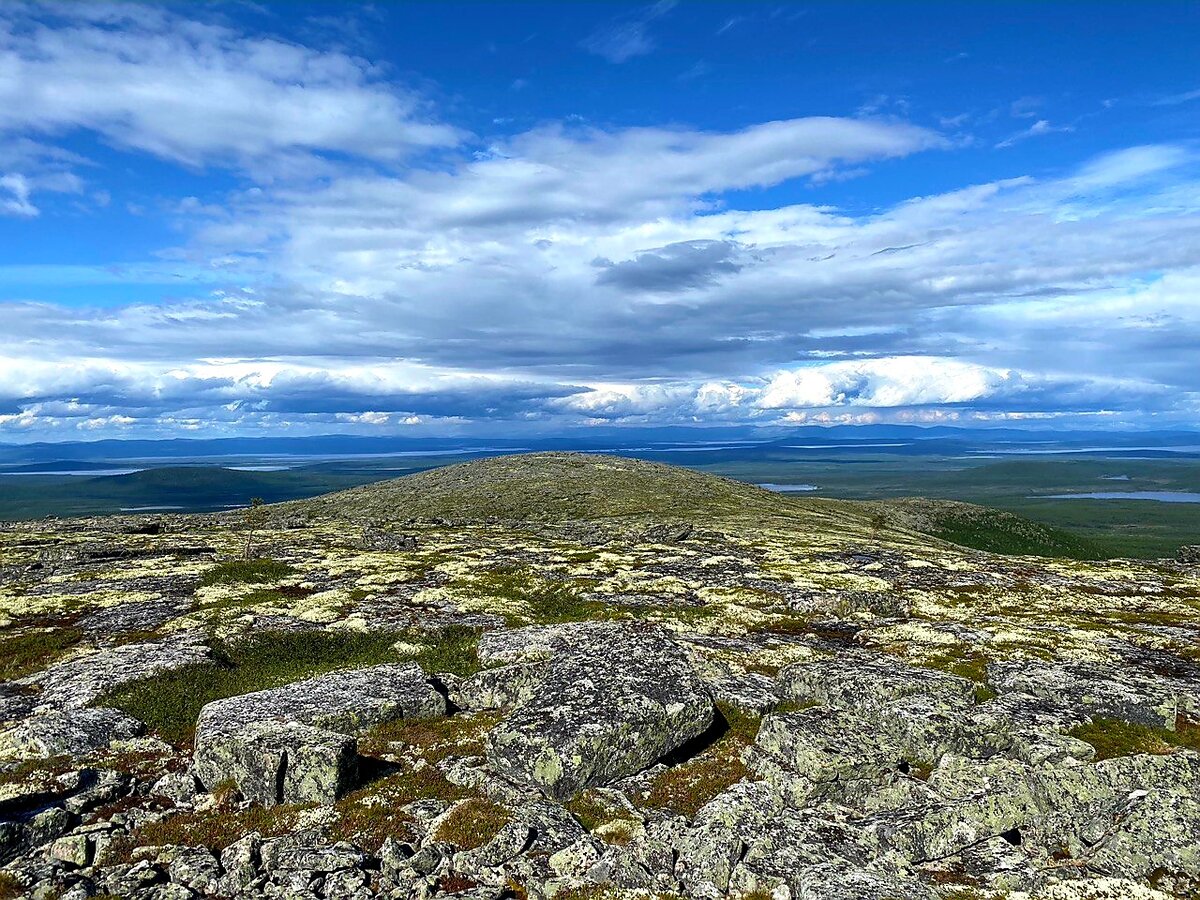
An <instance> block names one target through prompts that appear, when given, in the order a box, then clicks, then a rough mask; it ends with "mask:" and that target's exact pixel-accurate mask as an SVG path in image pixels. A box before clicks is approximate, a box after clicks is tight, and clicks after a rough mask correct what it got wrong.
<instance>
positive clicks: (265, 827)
mask: <svg viewBox="0 0 1200 900" xmlns="http://www.w3.org/2000/svg"><path fill="white" fill-rule="evenodd" d="M310 808H311V806H309V805H294V804H287V805H283V806H273V807H271V808H269V809H264V808H263V807H261V806H252V807H250V808H248V809H230V808H228V807H224V808H222V807H215V808H213V809H210V810H205V811H204V812H195V811H191V810H189V811H186V812H181V813H178V814H176V815H172V816H169V817H168V818H165V819H162V820H160V821H158V822H150V823H147V824H145V825H143V826H141V827H140V828H137V829H135V830H134V831H133V832H132V833H131V834H129V835H127V836H124V837H121V838H118V839H117V840H114V841H113V843H112V844H110V845H109V846H108V847H107V848H106V849H105V852H104V857H103V862H104V864H106V865H113V864H115V863H119V862H123V861H127V860H129V858H130V856H131V854H132V852H133V851H134V850H135V849H137V848H138V847H162V846H166V845H169V844H183V845H186V846H192V847H197V846H202V847H207V848H208V849H209V850H212V851H213V852H214V853H220V852H221V850H222V849H224V848H225V847H227V846H229V845H230V844H231V843H233V842H234V841H235V840H237V839H238V838H239V837H241V836H242V835H244V834H249V833H250V832H251V831H257V832H258V833H259V834H260V835H262V836H263V837H280V836H282V835H285V834H290V833H291V832H292V831H293V830H294V829H295V828H296V826H297V824H298V820H299V816H300V813H301V812H303V811H304V810H306V809H310Z"/></svg>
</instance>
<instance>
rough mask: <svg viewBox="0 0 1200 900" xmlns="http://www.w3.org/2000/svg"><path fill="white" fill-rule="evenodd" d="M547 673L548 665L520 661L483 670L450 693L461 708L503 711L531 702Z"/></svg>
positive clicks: (542, 662) (540, 662)
mask: <svg viewBox="0 0 1200 900" xmlns="http://www.w3.org/2000/svg"><path fill="white" fill-rule="evenodd" d="M549 671H550V666H549V663H547V662H544V661H539V662H523V663H513V664H511V665H507V666H500V667H498V668H495V669H484V670H483V671H481V672H476V673H475V674H474V675H471V676H469V677H467V678H464V679H463V680H462V681H461V682H460V683H459V684H458V686H457V687H455V688H454V689H452V690H451V691H450V699H451V700H452V701H454V703H455V705H457V706H458V707H459V708H461V709H466V710H481V709H502V708H504V707H510V706H517V705H519V704H521V703H524V702H526V701H528V700H531V699H532V698H533V697H534V696H535V695H536V694H537V691H538V688H540V687H541V684H542V682H543V681H544V680H545V678H546V676H547V674H548V673H549Z"/></svg>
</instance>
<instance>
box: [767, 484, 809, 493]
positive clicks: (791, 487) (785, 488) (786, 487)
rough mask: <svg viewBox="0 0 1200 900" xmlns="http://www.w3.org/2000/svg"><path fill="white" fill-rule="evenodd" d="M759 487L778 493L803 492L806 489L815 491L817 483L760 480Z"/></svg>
mask: <svg viewBox="0 0 1200 900" xmlns="http://www.w3.org/2000/svg"><path fill="white" fill-rule="evenodd" d="M758 487H760V488H766V489H767V490H768V491H775V492H776V493H777V494H802V493H804V492H806V491H815V490H817V486H816V485H815V484H771V483H770V482H760V483H759V485H758Z"/></svg>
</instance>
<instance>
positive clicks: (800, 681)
mask: <svg viewBox="0 0 1200 900" xmlns="http://www.w3.org/2000/svg"><path fill="white" fill-rule="evenodd" d="M778 684H779V691H780V693H781V694H782V695H783V697H784V698H785V699H788V700H796V701H808V702H817V703H822V704H826V705H829V706H839V707H842V708H844V709H849V710H853V711H854V712H856V713H857V714H859V715H861V716H864V717H866V718H879V717H881V716H886V715H887V714H888V712H889V710H890V709H891V706H892V704H893V703H894V702H895V701H896V700H899V699H901V698H905V697H914V696H919V697H922V698H925V699H927V700H929V701H931V702H932V703H934V704H936V706H937V707H939V708H942V709H946V710H965V709H967V708H969V707H970V706H972V705H973V704H974V691H975V685H974V684H972V683H971V682H970V681H968V680H967V679H966V678H959V677H958V676H956V675H947V674H946V673H944V672H938V671H935V670H933V669H921V668H917V667H915V666H908V665H905V664H904V663H902V662H900V661H899V660H898V659H895V658H894V657H888V656H880V655H872V654H867V653H844V654H841V655H838V656H834V657H829V658H826V659H819V660H816V661H814V662H802V663H794V664H793V665H790V666H787V667H786V668H784V669H783V670H782V671H780V673H779V678H778Z"/></svg>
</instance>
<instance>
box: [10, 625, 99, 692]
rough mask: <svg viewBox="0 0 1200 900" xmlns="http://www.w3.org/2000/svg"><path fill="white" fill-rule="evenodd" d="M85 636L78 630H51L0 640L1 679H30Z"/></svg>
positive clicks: (68, 628) (69, 628) (30, 632)
mask: <svg viewBox="0 0 1200 900" xmlns="http://www.w3.org/2000/svg"><path fill="white" fill-rule="evenodd" d="M85 637H86V635H85V634H84V633H83V632H82V631H81V630H80V629H78V628H71V627H66V628H53V629H50V630H40V629H39V630H36V631H27V632H26V633H24V634H16V635H12V636H10V637H5V638H0V679H2V680H6V681H7V680H9V679H13V678H23V677H24V676H26V675H32V674H33V673H34V672H39V671H41V670H42V669H44V668H46V667H47V666H49V665H50V664H52V663H53V662H54V661H55V660H57V659H59V658H60V657H62V656H63V655H64V654H66V653H67V652H68V651H70V650H71V649H72V648H73V647H75V646H76V645H78V644H80V643H81V642H82V641H83V640H84V638H85Z"/></svg>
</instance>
